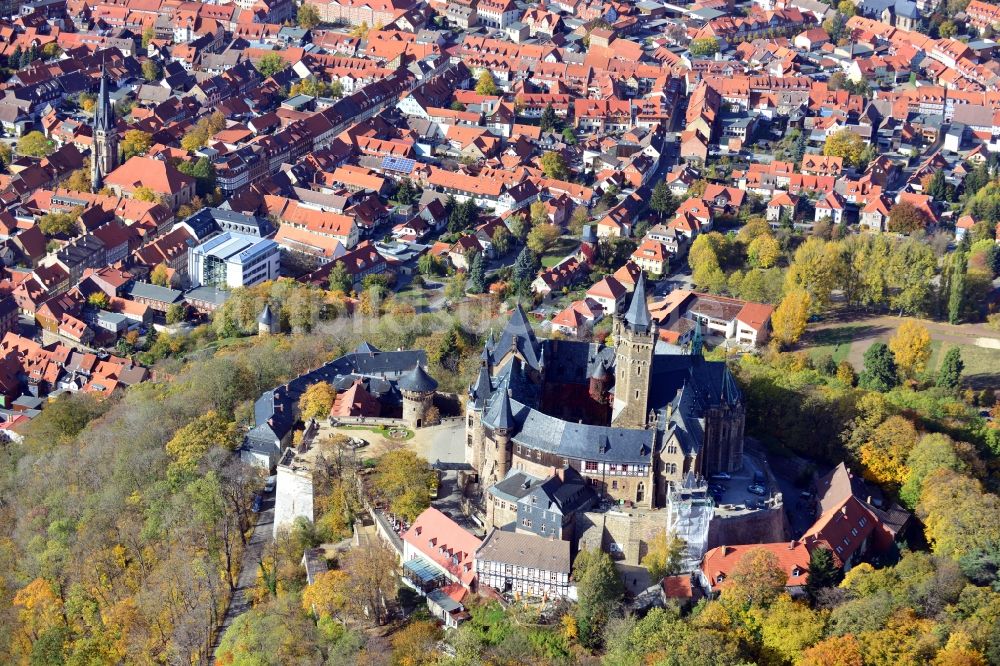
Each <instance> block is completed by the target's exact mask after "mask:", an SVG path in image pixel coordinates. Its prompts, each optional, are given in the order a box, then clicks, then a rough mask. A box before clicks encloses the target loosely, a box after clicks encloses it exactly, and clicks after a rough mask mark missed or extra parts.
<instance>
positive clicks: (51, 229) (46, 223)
mask: <svg viewBox="0 0 1000 666" xmlns="http://www.w3.org/2000/svg"><path fill="white" fill-rule="evenodd" d="M82 212H83V208H82V207H80V206H77V207H76V208H73V209H71V210H68V211H66V212H65V213H59V212H52V213H46V214H45V215H42V216H41V217H40V218H38V228H39V230H40V231H41V232H42V233H43V234H45V235H46V236H75V235H76V234H77V232H78V231H79V227H78V226H77V220H78V219H79V218H80V214H81V213H82Z"/></svg>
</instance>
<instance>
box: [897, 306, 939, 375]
mask: <svg viewBox="0 0 1000 666" xmlns="http://www.w3.org/2000/svg"><path fill="white" fill-rule="evenodd" d="M889 349H890V350H891V351H892V355H893V357H895V359H896V367H897V368H898V369H899V371H900V373H902V374H903V375H904V376H905V377H909V378H912V377H915V376H917V375H919V374H921V373H922V372H923V371H924V370H926V369H927V361H929V360H930V358H931V334H930V333H928V332H927V327H926V326H924V325H923V324H921V323H920V322H918V321H913V320H912V319H908V320H906V321H904V322H903V323H902V325H901V326H900V327H899V329H898V330H897V331H896V335H894V336H892V338H891V339H890V340H889Z"/></svg>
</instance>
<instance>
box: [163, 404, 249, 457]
mask: <svg viewBox="0 0 1000 666" xmlns="http://www.w3.org/2000/svg"><path fill="white" fill-rule="evenodd" d="M236 444H237V433H236V424H235V423H234V422H233V421H229V420H228V419H226V418H224V417H223V416H221V415H220V414H219V413H218V412H216V411H214V410H210V411H208V412H206V413H205V414H203V415H201V416H199V417H198V418H196V419H195V420H193V421H191V422H190V423H188V424H187V425H185V426H184V427H182V428H180V429H179V430H178V431H177V432H176V433H174V436H173V437H172V438H170V441H169V442H167V445H166V449H167V454H168V455H169V456H170V457H171V459H172V460H173V465H172V466H173V467H174V468H175V469H177V470H179V471H184V472H193V471H194V469H195V468H196V467H197V465H198V463H199V462H201V460H202V458H204V457H205V454H206V453H208V450H209V449H211V448H212V447H213V446H218V447H221V448H223V449H226V450H232V449H233V448H235V446H236Z"/></svg>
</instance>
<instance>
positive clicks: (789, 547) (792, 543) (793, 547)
mask: <svg viewBox="0 0 1000 666" xmlns="http://www.w3.org/2000/svg"><path fill="white" fill-rule="evenodd" d="M788 550H795V539H792V540H791V541H789V542H788Z"/></svg>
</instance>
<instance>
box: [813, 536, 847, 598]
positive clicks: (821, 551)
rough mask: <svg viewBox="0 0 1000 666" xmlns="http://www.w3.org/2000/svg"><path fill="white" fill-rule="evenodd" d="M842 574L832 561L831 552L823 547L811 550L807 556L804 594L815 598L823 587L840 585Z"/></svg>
mask: <svg viewBox="0 0 1000 666" xmlns="http://www.w3.org/2000/svg"><path fill="white" fill-rule="evenodd" d="M842 577H843V572H842V571H841V570H840V568H839V567H838V566H837V563H836V562H835V561H834V559H833V551H831V550H830V549H829V548H827V547H825V546H820V547H819V548H815V549H813V551H812V553H810V554H809V577H808V578H807V579H806V592H808V593H809V596H810V597H812V598H814V599H815V598H816V593H817V592H818V591H820V590H821V589H823V588H825V587H835V586H837V585H839V584H840V579H841V578H842Z"/></svg>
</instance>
